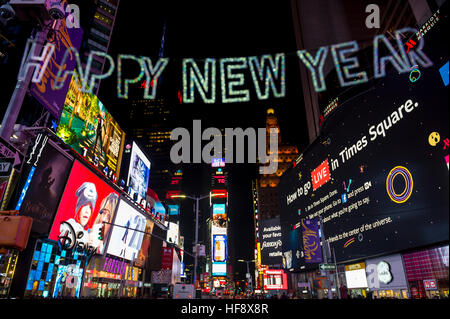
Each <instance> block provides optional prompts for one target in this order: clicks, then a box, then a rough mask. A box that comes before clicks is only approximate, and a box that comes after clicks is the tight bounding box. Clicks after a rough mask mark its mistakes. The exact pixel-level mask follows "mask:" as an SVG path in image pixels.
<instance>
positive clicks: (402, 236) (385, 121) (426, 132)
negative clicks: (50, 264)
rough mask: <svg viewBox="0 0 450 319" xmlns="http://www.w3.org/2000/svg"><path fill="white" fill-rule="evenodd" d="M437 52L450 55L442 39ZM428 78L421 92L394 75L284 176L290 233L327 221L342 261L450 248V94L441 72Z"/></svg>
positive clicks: (344, 109) (426, 73)
mask: <svg viewBox="0 0 450 319" xmlns="http://www.w3.org/2000/svg"><path fill="white" fill-rule="evenodd" d="M433 40H435V42H433ZM427 48H428V49H424V51H425V52H426V54H427V55H428V56H429V57H430V58H431V60H433V61H439V60H440V59H441V58H442V57H443V56H445V57H446V56H447V53H446V52H445V55H444V53H439V50H438V49H439V48H440V44H439V39H438V38H434V39H433V37H430V38H429V39H427ZM434 49H436V50H434ZM433 50H434V51H433ZM421 72H422V76H421V78H420V79H419V80H417V81H415V82H414V83H411V82H410V81H409V80H408V77H407V75H406V77H405V78H404V79H403V78H399V77H398V73H397V72H395V70H393V71H391V73H390V74H388V76H386V77H385V78H383V79H382V80H380V81H379V82H377V83H374V84H373V85H374V86H373V90H369V91H367V92H365V93H364V94H360V95H358V96H356V97H354V98H353V99H352V100H350V101H347V102H346V103H345V105H343V104H342V105H341V106H340V107H339V108H337V109H336V110H335V111H334V115H333V118H330V119H329V120H328V122H327V123H326V124H325V126H324V129H323V131H322V135H321V136H320V137H319V138H318V139H317V140H316V142H314V143H313V144H312V145H310V147H309V148H308V149H307V151H306V152H305V153H304V154H303V156H302V160H300V161H298V163H297V164H296V166H295V167H293V168H291V169H290V170H288V171H287V172H286V173H285V174H284V175H283V176H282V177H281V180H280V184H279V186H278V190H279V194H280V212H281V217H280V219H281V227H282V230H283V233H286V234H289V232H291V231H293V229H294V227H295V226H296V225H297V224H299V223H300V221H301V219H303V218H304V219H313V218H318V217H320V216H321V217H322V219H323V227H324V234H325V235H326V239H327V240H328V242H329V243H330V246H331V249H333V250H334V251H335V255H336V260H337V262H346V261H351V260H355V259H361V258H368V257H375V256H377V255H381V254H389V253H394V252H398V251H401V250H404V249H410V248H416V247H421V246H426V245H431V244H434V243H439V242H446V241H448V240H449V232H448V229H449V213H448V212H449V196H448V194H449V192H450V191H449V178H448V166H447V160H446V156H448V151H449V147H448V136H449V134H448V133H449V130H448V127H449V123H448V115H449V114H448V113H449V112H448V111H449V108H448V87H445V86H444V85H443V83H442V80H441V78H440V74H439V71H438V68H434V67H433V68H426V69H421ZM412 86H413V87H412ZM362 106H363V107H362ZM431 107H432V111H430V108H431ZM284 244H287V245H291V244H290V243H289V240H286V242H285V241H283V245H284ZM291 246H294V245H293V244H292V245H291ZM298 250H299V251H301V249H298ZM284 251H285V252H288V251H291V252H290V253H288V254H289V258H290V259H291V260H295V256H296V250H293V249H290V248H288V247H286V249H284ZM298 266H299V267H300V266H301V264H300V263H299V265H298ZM297 269H299V268H297Z"/></svg>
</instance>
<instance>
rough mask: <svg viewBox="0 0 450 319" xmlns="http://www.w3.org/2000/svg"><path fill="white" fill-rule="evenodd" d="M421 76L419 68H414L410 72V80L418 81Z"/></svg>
mask: <svg viewBox="0 0 450 319" xmlns="http://www.w3.org/2000/svg"><path fill="white" fill-rule="evenodd" d="M420 76H421V73H420V71H419V69H413V70H412V71H411V72H410V73H409V80H410V81H411V82H413V83H414V82H416V81H417V80H418V79H419V78H420Z"/></svg>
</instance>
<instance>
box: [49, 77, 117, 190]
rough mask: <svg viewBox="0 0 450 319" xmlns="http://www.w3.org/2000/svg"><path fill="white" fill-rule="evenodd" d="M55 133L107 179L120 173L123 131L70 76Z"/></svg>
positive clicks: (104, 109)
mask: <svg viewBox="0 0 450 319" xmlns="http://www.w3.org/2000/svg"><path fill="white" fill-rule="evenodd" d="M56 134H57V135H58V136H59V137H60V138H61V139H62V140H63V141H64V143H66V144H67V145H69V146H70V147H71V148H72V149H73V150H75V151H76V152H77V153H78V154H80V155H82V156H83V157H84V158H85V159H86V160H87V161H88V162H90V163H92V164H93V165H94V166H95V167H97V168H98V170H99V171H100V172H102V173H103V174H104V175H105V176H107V177H108V178H109V179H112V180H114V181H115V180H116V179H117V177H118V176H119V171H120V165H121V161H122V150H123V145H124V143H125V132H124V131H123V130H122V129H121V128H120V126H119V124H117V122H116V121H115V120H114V118H113V117H112V116H111V114H110V113H108V111H107V110H106V108H105V106H104V105H103V103H102V102H101V101H100V100H99V99H98V97H97V96H96V95H94V94H90V93H83V92H81V85H80V83H79V81H78V80H76V77H75V76H74V77H72V81H71V82H70V86H69V92H68V93H67V97H66V100H65V102H64V107H63V111H62V113H61V118H60V120H59V126H58V130H57V131H56Z"/></svg>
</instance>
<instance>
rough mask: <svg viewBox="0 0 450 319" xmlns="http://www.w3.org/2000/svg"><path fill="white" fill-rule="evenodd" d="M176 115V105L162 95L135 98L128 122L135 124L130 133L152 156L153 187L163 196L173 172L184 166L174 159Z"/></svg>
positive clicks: (149, 155) (151, 179) (130, 128)
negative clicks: (158, 97)
mask: <svg viewBox="0 0 450 319" xmlns="http://www.w3.org/2000/svg"><path fill="white" fill-rule="evenodd" d="M172 114H173V111H172V108H171V107H170V106H169V105H168V104H167V103H166V102H165V100H164V99H162V98H160V99H155V100H144V99H142V100H134V101H133V102H132V103H131V107H130V112H129V121H128V123H132V127H129V128H128V130H127V132H128V135H129V136H132V137H133V138H134V139H136V140H137V141H139V142H140V144H141V145H142V146H143V148H144V151H145V153H146V154H147V155H148V157H149V158H150V160H151V162H152V170H151V172H150V182H149V187H150V188H151V189H153V190H154V191H155V192H156V193H157V194H158V197H159V198H161V199H163V198H166V193H167V191H168V189H169V186H170V182H171V177H172V175H173V174H174V172H176V171H177V170H178V169H180V168H181V166H180V165H175V164H173V163H172V161H171V160H170V149H171V147H172V145H173V142H172V141H171V140H170V134H171V132H172V129H173V127H172V126H173V123H172Z"/></svg>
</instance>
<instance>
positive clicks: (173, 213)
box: [167, 205, 180, 216]
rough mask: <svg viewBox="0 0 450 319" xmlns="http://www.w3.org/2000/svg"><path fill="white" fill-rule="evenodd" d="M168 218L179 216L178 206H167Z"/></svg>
mask: <svg viewBox="0 0 450 319" xmlns="http://www.w3.org/2000/svg"><path fill="white" fill-rule="evenodd" d="M167 207H168V208H169V215H170V216H178V215H179V214H180V205H167Z"/></svg>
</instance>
